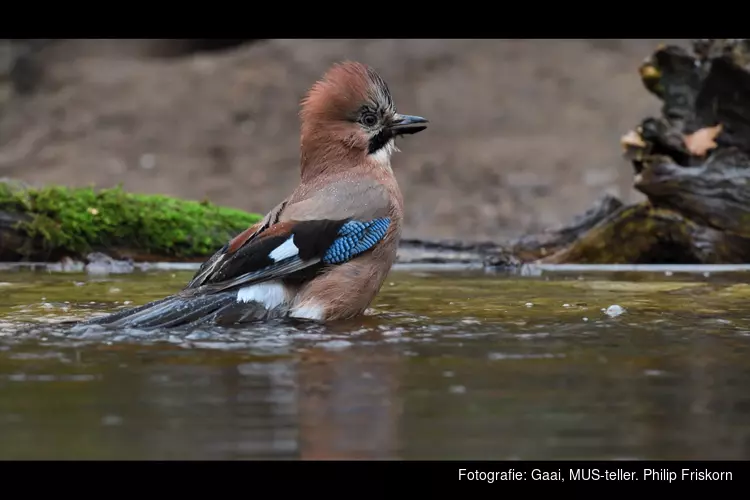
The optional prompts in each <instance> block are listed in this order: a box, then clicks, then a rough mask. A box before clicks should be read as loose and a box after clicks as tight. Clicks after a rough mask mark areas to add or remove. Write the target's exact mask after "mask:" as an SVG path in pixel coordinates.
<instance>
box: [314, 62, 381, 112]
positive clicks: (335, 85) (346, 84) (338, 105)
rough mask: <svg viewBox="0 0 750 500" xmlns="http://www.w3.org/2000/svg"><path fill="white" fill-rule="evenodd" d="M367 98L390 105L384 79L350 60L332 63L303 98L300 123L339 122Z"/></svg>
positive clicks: (366, 100)
mask: <svg viewBox="0 0 750 500" xmlns="http://www.w3.org/2000/svg"><path fill="white" fill-rule="evenodd" d="M370 101H375V102H385V103H388V105H389V106H390V107H393V98H392V97H391V92H390V90H389V89H388V85H387V84H386V82H385V80H383V78H382V77H381V76H380V75H379V74H378V73H377V72H376V71H375V70H374V69H372V68H371V67H369V66H367V65H365V64H362V63H359V62H353V61H345V62H341V63H337V64H334V65H333V66H332V67H331V68H330V69H329V70H328V71H327V72H326V73H325V75H323V77H322V78H321V79H320V80H318V81H317V82H315V84H314V85H313V86H312V88H311V89H310V90H309V91H308V93H307V95H306V96H305V98H304V99H303V100H302V107H301V110H300V118H301V119H302V124H303V126H304V125H305V124H311V123H312V122H321V121H323V122H325V121H338V120H342V119H345V118H346V117H348V116H349V115H351V114H352V113H354V112H356V111H357V110H358V109H359V107H360V106H362V104H364V103H366V102H370Z"/></svg>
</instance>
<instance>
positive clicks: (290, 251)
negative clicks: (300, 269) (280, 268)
mask: <svg viewBox="0 0 750 500" xmlns="http://www.w3.org/2000/svg"><path fill="white" fill-rule="evenodd" d="M298 253H299V248H297V245H295V244H294V236H290V237H289V239H288V240H286V241H285V242H284V243H282V244H281V245H279V246H277V247H276V248H275V249H274V250H273V252H271V253H269V254H268V256H269V257H271V258H272V259H273V260H274V262H278V261H280V260H284V259H288V258H289V257H294V256H295V255H297V254H298Z"/></svg>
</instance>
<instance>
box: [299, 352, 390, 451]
mask: <svg viewBox="0 0 750 500" xmlns="http://www.w3.org/2000/svg"><path fill="white" fill-rule="evenodd" d="M401 362H402V358H401V356H400V354H399V353H398V352H397V351H396V350H395V349H394V348H393V346H391V345H388V344H386V345H382V344H381V345H376V346H352V347H349V348H347V349H343V350H339V351H331V350H326V349H324V348H319V347H316V348H313V349H311V350H310V351H308V352H306V353H305V354H301V355H300V358H299V364H298V370H297V380H298V387H299V392H298V411H299V434H298V436H299V453H300V458H302V459H306V460H322V459H371V460H374V459H393V458H397V457H398V455H399V418H400V415H401V409H402V403H401V399H400V395H399V389H400V379H401V373H402V367H401Z"/></svg>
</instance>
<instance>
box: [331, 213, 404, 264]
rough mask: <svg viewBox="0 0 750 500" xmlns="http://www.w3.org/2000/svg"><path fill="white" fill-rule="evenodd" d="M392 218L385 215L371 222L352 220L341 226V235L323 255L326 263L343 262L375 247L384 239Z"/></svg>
mask: <svg viewBox="0 0 750 500" xmlns="http://www.w3.org/2000/svg"><path fill="white" fill-rule="evenodd" d="M390 225H391V219H390V218H388V217H383V218H382V219H374V220H371V221H369V222H360V221H356V220H355V221H350V222H347V223H346V224H344V225H343V226H341V229H339V233H338V234H339V236H338V238H336V239H335V240H334V242H333V245H331V246H330V248H328V251H327V252H326V253H325V255H324V256H323V263H325V264H343V263H344V262H346V261H348V260H350V259H352V258H354V257H356V256H357V255H359V254H361V253H362V252H365V251H367V250H369V249H371V248H372V247H374V246H375V245H376V244H377V243H378V242H379V241H380V240H382V239H383V237H384V236H385V233H386V232H387V231H388V226H390Z"/></svg>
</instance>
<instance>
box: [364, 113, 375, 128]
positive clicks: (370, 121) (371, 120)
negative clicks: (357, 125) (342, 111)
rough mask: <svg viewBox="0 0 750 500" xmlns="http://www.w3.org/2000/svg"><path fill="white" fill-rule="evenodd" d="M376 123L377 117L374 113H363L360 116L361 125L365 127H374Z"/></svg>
mask: <svg viewBox="0 0 750 500" xmlns="http://www.w3.org/2000/svg"><path fill="white" fill-rule="evenodd" d="M377 123H378V117H377V116H375V113H365V114H364V115H362V124H363V125H365V126H366V127H374V126H375V125H376V124H377Z"/></svg>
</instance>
